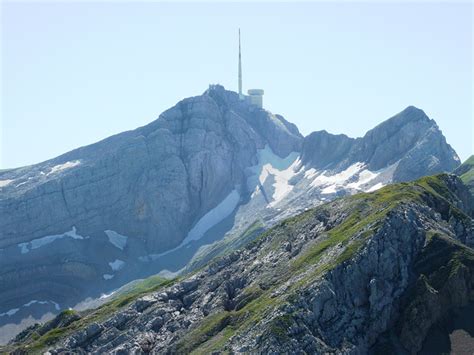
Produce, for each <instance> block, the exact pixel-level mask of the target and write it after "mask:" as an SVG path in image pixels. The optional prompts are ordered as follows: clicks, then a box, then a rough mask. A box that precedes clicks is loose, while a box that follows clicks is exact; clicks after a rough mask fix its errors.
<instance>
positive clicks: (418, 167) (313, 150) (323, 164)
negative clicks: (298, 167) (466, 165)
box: [301, 106, 460, 182]
mask: <svg viewBox="0 0 474 355" xmlns="http://www.w3.org/2000/svg"><path fill="white" fill-rule="evenodd" d="M301 160H302V162H303V164H307V165H309V166H311V167H314V168H316V169H327V170H335V171H340V170H343V169H346V168H347V167H349V166H351V165H352V164H354V163H363V164H365V165H366V167H367V169H369V170H370V171H379V170H381V169H385V168H387V167H389V166H391V165H394V164H396V165H397V166H396V168H395V169H394V171H393V179H392V181H394V182H397V181H409V180H413V179H416V178H418V177H420V176H423V175H430V174H434V173H438V172H440V171H449V172H451V171H453V169H455V168H456V167H457V166H458V165H459V163H460V161H459V158H458V156H457V154H456V152H455V151H454V150H453V149H452V148H451V147H450V146H449V145H448V144H447V143H446V139H445V138H444V137H443V135H442V134H441V132H440V130H439V128H438V126H437V125H436V122H435V121H434V120H430V119H429V118H428V116H427V115H426V114H425V113H424V112H423V111H422V110H420V109H418V108H416V107H413V106H409V107H407V108H406V109H405V110H403V111H402V112H400V113H399V114H397V115H395V116H394V117H392V118H390V119H388V120H387V121H385V122H383V123H381V124H380V125H378V126H377V127H375V128H374V129H372V130H370V131H368V132H367V133H366V134H365V136H364V137H362V138H357V139H354V138H349V137H347V136H345V135H332V134H329V133H327V132H325V131H321V132H314V133H312V134H310V135H309V136H307V137H306V138H305V140H304V143H303V151H302V154H301Z"/></svg>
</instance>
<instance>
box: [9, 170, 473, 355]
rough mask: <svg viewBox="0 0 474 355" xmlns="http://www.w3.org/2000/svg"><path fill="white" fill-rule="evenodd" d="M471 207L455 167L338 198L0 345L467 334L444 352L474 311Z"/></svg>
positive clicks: (371, 345)
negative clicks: (444, 328) (203, 261)
mask: <svg viewBox="0 0 474 355" xmlns="http://www.w3.org/2000/svg"><path fill="white" fill-rule="evenodd" d="M473 217H474V196H473V195H472V194H471V193H470V192H469V190H468V188H467V187H466V186H465V185H464V184H463V183H462V181H461V180H460V179H459V178H458V177H457V176H455V175H447V174H441V175H436V176H430V177H424V178H421V179H419V180H416V181H414V182H410V183H400V184H394V185H390V186H386V187H383V188H381V189H379V190H378V191H376V192H372V193H360V194H356V195H353V196H347V197H344V198H340V199H336V200H334V201H332V202H329V203H325V204H323V205H321V206H318V207H316V208H313V209H310V210H308V211H306V212H304V213H302V214H300V215H298V216H295V217H292V218H290V219H286V220H284V221H283V222H280V223H279V224H277V225H276V226H274V227H273V228H271V229H269V230H268V231H266V232H264V233H263V234H261V235H260V236H259V237H258V238H257V239H255V240H254V241H252V242H250V243H248V244H246V245H245V247H243V248H242V249H240V250H237V251H233V252H230V253H227V254H226V255H224V256H222V257H220V258H217V259H215V260H214V261H212V262H211V263H210V264H208V265H207V266H206V267H204V268H202V269H201V270H199V271H197V272H195V273H194V274H192V275H190V276H188V277H185V278H178V279H176V280H172V281H167V283H163V281H162V280H159V279H153V280H152V279H150V280H147V281H146V283H145V284H140V285H139V286H137V287H136V288H135V290H134V291H133V292H130V291H129V292H128V293H126V294H123V295H121V296H119V297H118V298H117V299H115V300H114V301H112V302H110V303H108V304H106V305H104V306H102V307H100V308H98V309H97V310H95V311H89V312H85V313H76V312H73V311H69V312H63V313H61V315H59V316H58V317H57V318H56V319H55V320H53V321H51V322H49V323H47V324H45V325H43V326H39V325H37V326H34V327H31V328H30V329H28V330H26V331H24V332H23V333H22V334H20V335H19V336H18V337H17V339H16V341H15V342H13V343H11V344H10V345H9V347H7V348H4V350H6V351H10V350H13V349H16V350H19V351H22V350H29V351H33V350H35V351H40V350H45V349H48V350H49V353H51V354H60V353H71V352H72V353H89V352H91V353H144V352H145V353H147V352H154V353H189V352H191V351H195V352H196V353H221V352H225V353H227V352H231V353H247V352H249V351H251V352H253V353H357V354H362V353H381V352H387V353H398V354H404V353H406V354H408V353H417V352H420V351H421V352H422V353H423V352H425V353H426V351H428V353H431V354H436V353H443V352H449V351H450V350H452V347H456V346H457V347H462V346H464V345H465V343H463V342H465V341H466V339H464V340H460V341H458V340H459V339H458V338H452V341H451V343H450V344H451V345H450V346H451V348H444V347H442V346H440V345H439V341H441V340H443V338H442V337H431V338H427V337H428V336H429V334H431V332H433V331H435V330H436V329H437V328H436V326H437V324H439V322H442V321H443V320H444V319H450V318H453V317H455V316H456V315H459V314H461V315H463V313H465V312H467V310H469V312H471V313H470V314H472V309H474V292H473V291H474V250H473V249H472V247H473V246H474V229H473ZM151 285H153V286H151ZM146 287H148V289H146ZM144 288H145V289H146V291H145V292H141V291H143V289H144ZM467 327H468V328H467V329H468V330H470V328H469V327H470V326H469V324H468V325H467ZM443 336H450V334H444V335H443ZM468 338H469V337H468ZM468 340H469V339H468ZM471 340H472V335H471ZM432 342H435V344H434V345H433V344H432ZM436 342H438V343H436ZM436 344H438V345H437V348H436V347H435V348H434V349H436V351H429V350H430V349H431V350H432V349H433V348H430V347H433V346H436ZM471 349H472V348H471Z"/></svg>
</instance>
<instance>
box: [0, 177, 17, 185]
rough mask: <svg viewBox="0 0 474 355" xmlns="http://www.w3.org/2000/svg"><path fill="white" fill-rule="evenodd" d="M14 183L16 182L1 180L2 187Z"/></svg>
mask: <svg viewBox="0 0 474 355" xmlns="http://www.w3.org/2000/svg"><path fill="white" fill-rule="evenodd" d="M13 181H15V180H10V179H6V180H0V187H5V186H7V185H10V184H11V183H12V182H13Z"/></svg>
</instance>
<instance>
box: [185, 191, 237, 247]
mask: <svg viewBox="0 0 474 355" xmlns="http://www.w3.org/2000/svg"><path fill="white" fill-rule="evenodd" d="M239 201H240V194H239V192H238V191H237V190H232V192H231V193H230V194H229V195H227V197H226V198H225V199H223V200H222V201H221V203H219V204H218V205H217V206H216V207H214V208H213V209H212V210H210V211H209V212H207V213H206V214H205V215H204V216H202V217H201V219H200V220H199V221H198V222H197V223H196V224H195V225H194V227H193V228H192V229H191V230H190V231H189V233H188V235H187V236H186V238H185V239H184V240H183V245H184V244H188V243H189V242H191V241H193V240H198V239H200V238H201V237H202V236H203V235H204V234H205V233H206V232H207V231H208V230H209V229H211V228H212V227H213V226H215V225H216V224H218V223H219V222H221V221H222V220H224V218H226V217H227V216H229V215H230V214H231V213H232V212H233V211H234V209H235V208H236V207H237V205H238V204H239Z"/></svg>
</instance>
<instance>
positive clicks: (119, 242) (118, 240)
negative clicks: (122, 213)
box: [105, 230, 128, 250]
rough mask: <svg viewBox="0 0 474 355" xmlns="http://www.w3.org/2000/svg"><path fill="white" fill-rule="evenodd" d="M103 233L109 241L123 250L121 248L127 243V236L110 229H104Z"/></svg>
mask: <svg viewBox="0 0 474 355" xmlns="http://www.w3.org/2000/svg"><path fill="white" fill-rule="evenodd" d="M105 234H107V238H109V242H110V243H112V244H113V245H115V246H116V247H117V248H119V249H120V250H123V248H125V246H126V245H127V239H128V237H126V236H124V235H121V234H118V233H117V232H114V231H112V230H106V231H105Z"/></svg>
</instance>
